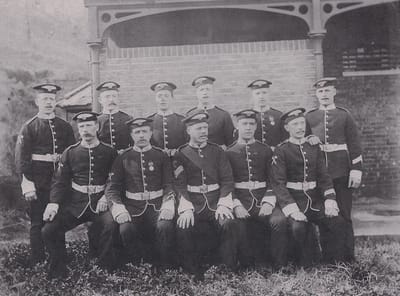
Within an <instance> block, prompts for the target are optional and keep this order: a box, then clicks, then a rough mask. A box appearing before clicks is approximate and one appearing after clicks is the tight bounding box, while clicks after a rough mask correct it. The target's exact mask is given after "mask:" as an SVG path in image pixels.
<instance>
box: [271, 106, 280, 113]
mask: <svg viewBox="0 0 400 296" xmlns="http://www.w3.org/2000/svg"><path fill="white" fill-rule="evenodd" d="M270 109H271V110H274V111H275V112H278V113H280V114H282V111H280V110H278V109H275V108H272V107H270Z"/></svg>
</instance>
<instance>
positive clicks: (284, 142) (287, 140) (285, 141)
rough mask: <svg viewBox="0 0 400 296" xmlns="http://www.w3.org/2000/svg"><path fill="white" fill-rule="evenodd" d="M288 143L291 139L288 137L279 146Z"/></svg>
mask: <svg viewBox="0 0 400 296" xmlns="http://www.w3.org/2000/svg"><path fill="white" fill-rule="evenodd" d="M287 143H289V139H286V140H284V141H282V142H281V143H279V144H278V146H277V147H280V146H283V145H285V144H287Z"/></svg>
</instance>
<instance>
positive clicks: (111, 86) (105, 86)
mask: <svg viewBox="0 0 400 296" xmlns="http://www.w3.org/2000/svg"><path fill="white" fill-rule="evenodd" d="M119 88H120V85H119V84H118V83H116V82H114V81H105V82H103V83H101V84H100V85H99V86H97V87H96V90H97V91H100V92H101V91H106V90H118V89H119Z"/></svg>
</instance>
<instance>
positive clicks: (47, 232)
mask: <svg viewBox="0 0 400 296" xmlns="http://www.w3.org/2000/svg"><path fill="white" fill-rule="evenodd" d="M55 233H56V227H55V225H54V224H53V223H46V224H45V225H44V226H43V228H42V229H41V234H42V237H43V239H44V240H49V239H51V238H52V237H54V235H55Z"/></svg>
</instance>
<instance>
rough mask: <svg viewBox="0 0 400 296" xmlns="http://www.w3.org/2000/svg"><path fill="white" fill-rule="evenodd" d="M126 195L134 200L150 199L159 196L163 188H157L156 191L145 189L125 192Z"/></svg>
mask: <svg viewBox="0 0 400 296" xmlns="http://www.w3.org/2000/svg"><path fill="white" fill-rule="evenodd" d="M125 194H126V197H127V198H129V199H134V200H151V199H156V198H158V197H161V196H162V195H163V190H162V189H160V190H157V191H145V192H135V193H132V192H129V191H126V192H125Z"/></svg>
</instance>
